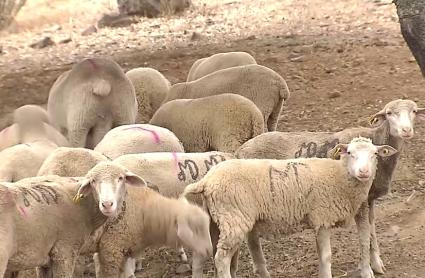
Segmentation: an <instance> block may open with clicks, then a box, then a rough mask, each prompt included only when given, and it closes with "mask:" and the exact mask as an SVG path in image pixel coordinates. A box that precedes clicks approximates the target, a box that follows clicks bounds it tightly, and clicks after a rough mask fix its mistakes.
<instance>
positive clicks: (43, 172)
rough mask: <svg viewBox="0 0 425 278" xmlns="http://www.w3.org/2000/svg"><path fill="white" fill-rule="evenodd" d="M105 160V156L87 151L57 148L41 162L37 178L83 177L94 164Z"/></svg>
mask: <svg viewBox="0 0 425 278" xmlns="http://www.w3.org/2000/svg"><path fill="white" fill-rule="evenodd" d="M105 160H107V158H106V157H105V156H103V155H102V154H100V153H98V152H96V151H93V150H89V149H84V148H67V147H62V148H57V149H56V150H54V151H53V152H52V153H51V154H50V155H49V156H48V157H47V158H46V160H45V161H44V162H43V164H42V165H41V167H40V170H39V171H38V173H37V176H47V175H58V176H61V177H83V176H85V175H86V174H87V172H88V171H89V170H90V169H92V168H93V167H94V166H95V165H96V164H98V163H99V162H101V161H105Z"/></svg>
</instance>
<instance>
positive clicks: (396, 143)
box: [236, 99, 425, 278]
mask: <svg viewBox="0 0 425 278" xmlns="http://www.w3.org/2000/svg"><path fill="white" fill-rule="evenodd" d="M424 115H425V108H418V106H417V105H416V103H414V102H413V101H411V100H401V99H399V100H393V101H391V102H389V103H387V104H386V105H385V107H384V108H383V109H382V110H381V111H379V112H378V113H376V114H375V115H373V116H372V117H371V124H372V128H366V127H361V128H349V129H345V130H342V131H340V132H336V133H333V132H268V133H264V134H262V135H260V136H257V137H256V138H254V139H251V140H249V141H248V142H246V143H245V144H244V145H242V146H241V147H240V148H239V149H238V150H237V151H236V156H237V157H239V158H263V159H264V158H267V159H288V158H298V157H327V156H328V155H329V151H330V149H332V148H333V147H334V146H335V145H336V144H337V143H348V142H349V141H350V140H351V139H352V138H354V137H356V136H363V137H367V138H370V139H372V141H373V143H374V144H378V145H384V144H388V145H390V146H392V147H393V148H395V149H397V150H398V151H399V153H397V154H396V155H393V156H391V157H390V158H386V159H378V170H377V175H376V178H375V180H374V182H373V184H372V188H371V190H370V192H369V198H368V202H367V203H365V204H364V205H362V207H361V210H360V211H359V213H358V215H357V216H356V218H355V219H356V222H357V227H358V232H359V236H360V248H361V252H360V253H361V256H360V262H359V269H360V274H361V277H362V278H371V277H374V274H373V271H374V272H376V273H383V272H384V270H385V267H384V264H383V262H382V260H381V258H380V251H379V246H378V240H377V236H376V228H375V212H374V209H375V200H376V199H377V198H379V197H382V196H384V195H386V194H387V193H388V192H389V190H390V186H391V181H392V178H393V175H394V171H395V169H396V166H397V162H398V159H399V156H400V151H401V149H402V148H403V145H404V141H405V140H408V139H411V138H412V137H413V135H414V123H415V117H416V116H422V117H424ZM369 230H370V233H369ZM369 234H370V236H369ZM370 237H371V238H370ZM372 270H373V271H372Z"/></svg>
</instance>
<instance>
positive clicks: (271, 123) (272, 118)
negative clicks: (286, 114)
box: [264, 98, 283, 131]
mask: <svg viewBox="0 0 425 278" xmlns="http://www.w3.org/2000/svg"><path fill="white" fill-rule="evenodd" d="M282 106H283V98H281V99H279V102H278V103H277V104H276V106H275V107H273V111H272V112H271V114H270V115H269V117H268V119H267V121H265V122H264V123H265V126H267V131H275V130H276V129H277V124H278V122H279V117H280V113H281V112H282Z"/></svg>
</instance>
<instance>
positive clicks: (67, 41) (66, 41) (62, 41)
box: [59, 38, 72, 44]
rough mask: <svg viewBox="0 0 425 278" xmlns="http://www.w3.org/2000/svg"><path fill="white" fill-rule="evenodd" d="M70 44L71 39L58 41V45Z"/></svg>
mask: <svg viewBox="0 0 425 278" xmlns="http://www.w3.org/2000/svg"><path fill="white" fill-rule="evenodd" d="M70 42H72V39H71V38H66V39H63V40H60V41H59V43H60V44H64V43H70Z"/></svg>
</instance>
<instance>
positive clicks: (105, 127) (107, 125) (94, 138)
mask: <svg viewBox="0 0 425 278" xmlns="http://www.w3.org/2000/svg"><path fill="white" fill-rule="evenodd" d="M111 128H112V122H110V121H107V120H106V119H104V120H102V121H101V122H98V123H97V124H96V126H95V127H93V128H92V130H91V132H90V133H89V134H88V137H87V144H86V145H87V148H89V149H94V147H96V145H97V144H98V143H99V142H100V141H101V140H102V139H103V137H104V136H105V134H106V133H108V131H109V130H111Z"/></svg>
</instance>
